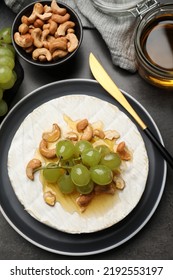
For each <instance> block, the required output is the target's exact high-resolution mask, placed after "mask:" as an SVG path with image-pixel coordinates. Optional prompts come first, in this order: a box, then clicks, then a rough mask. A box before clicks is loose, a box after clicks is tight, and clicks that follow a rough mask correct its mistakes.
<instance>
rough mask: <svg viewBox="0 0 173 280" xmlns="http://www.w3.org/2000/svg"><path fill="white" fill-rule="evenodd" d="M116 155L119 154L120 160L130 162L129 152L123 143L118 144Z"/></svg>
mask: <svg viewBox="0 0 173 280" xmlns="http://www.w3.org/2000/svg"><path fill="white" fill-rule="evenodd" d="M116 151H117V153H118V154H119V156H120V158H121V159H122V160H130V159H131V154H130V152H129V150H128V149H127V147H126V144H125V142H124V141H123V142H120V143H119V144H118V146H117V150H116Z"/></svg>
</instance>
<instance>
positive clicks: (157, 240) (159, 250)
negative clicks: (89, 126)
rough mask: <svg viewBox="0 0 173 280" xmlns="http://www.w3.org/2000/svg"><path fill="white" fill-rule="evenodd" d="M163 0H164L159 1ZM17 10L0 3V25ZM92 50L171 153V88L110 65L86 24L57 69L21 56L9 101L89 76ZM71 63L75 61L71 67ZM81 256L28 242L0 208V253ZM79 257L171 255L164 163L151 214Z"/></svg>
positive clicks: (171, 212) (169, 184) (172, 191)
mask: <svg viewBox="0 0 173 280" xmlns="http://www.w3.org/2000/svg"><path fill="white" fill-rule="evenodd" d="M162 2H164V1H162ZM14 17H15V14H13V13H12V12H11V11H10V10H9V8H7V7H6V6H5V4H4V2H3V1H1V3H0V27H3V26H9V25H11V24H12V22H13V19H14ZM90 52H94V53H95V54H96V55H97V56H98V57H99V58H100V59H101V61H102V63H103V65H105V68H106V69H107V71H108V72H109V74H110V75H111V77H112V79H113V80H114V81H115V82H116V84H117V85H118V87H119V88H121V89H123V90H124V91H126V92H128V93H129V94H130V95H131V96H133V97H134V98H135V99H137V100H138V101H139V102H140V103H141V104H142V105H143V106H144V107H145V108H146V110H147V111H148V113H149V114H150V115H151V117H152V118H153V119H154V121H155V122H156V124H157V126H158V128H159V130H160V133H161V135H162V137H163V141H164V144H165V146H166V148H167V149H168V150H169V151H170V153H171V154H173V91H170V92H166V91H165V90H163V89H158V88H156V87H153V86H151V85H149V84H148V83H146V82H145V81H144V80H142V79H141V77H140V76H139V75H138V73H135V74H132V73H129V72H127V71H125V70H122V69H120V68H119V67H115V66H113V64H112V62H111V57H110V54H109V51H108V49H107V47H106V45H105V43H104V42H103V40H102V38H101V36H100V34H99V33H98V32H97V31H96V30H94V29H92V30H87V29H85V30H84V38H83V43H82V46H81V48H80V50H79V53H78V54H77V56H76V58H75V60H74V61H73V66H72V65H70V64H69V65H68V67H67V66H66V67H61V70H60V71H58V70H57V71H49V72H48V71H46V72H45V71H43V70H40V69H38V68H33V67H32V66H30V65H28V64H27V63H25V62H24V61H21V64H22V66H23V69H24V73H25V76H24V80H23V83H22V85H21V86H20V89H19V90H18V92H17V95H16V97H15V99H14V101H13V104H15V103H16V102H17V101H18V100H20V99H21V98H22V97H23V96H25V95H27V94H28V93H30V92H31V91H32V90H34V89H36V88H38V87H40V86H42V85H45V84H47V83H50V82H53V81H59V80H63V79H72V78H88V79H93V77H92V75H91V72H90V69H89V65H88V56H89V53H90ZM74 65H75V67H74ZM78 258H79V257H73V256H64V255H60V254H54V253H51V252H48V251H45V250H43V249H40V248H39V247H37V246H35V245H33V244H31V243H30V242H28V241H27V240H25V239H24V238H23V237H22V236H20V235H19V234H18V233H17V232H16V231H15V230H14V229H13V228H12V227H11V226H10V225H9V223H8V222H7V221H6V219H5V218H4V216H3V215H2V214H1V213H0V259H4V260H10V259H32V260H35V259H43V260H44V259H48V260H49V259H63V260H65V259H67V260H70V259H78ZM82 258H83V259H107V260H109V259H115V260H116V259H119V260H120V259H122V260H131V259H139V260H140V259H149V260H155V259H167V260H168V259H169V260H172V259H173V172H172V170H171V169H170V168H169V167H168V172H167V180H166V185H165V190H164V193H163V196H162V199H161V201H160V204H159V206H158V207H157V209H156V211H155V213H154V215H153V216H152V217H151V219H150V220H149V221H148V223H147V224H146V225H145V227H144V228H143V229H142V230H141V231H140V232H138V233H137V234H136V235H135V236H134V237H133V238H132V239H130V240H129V241H127V242H126V243H124V244H123V245H121V246H119V247H117V248H115V249H112V250H110V251H107V252H104V253H100V254H97V255H92V256H87V257H86V256H85V257H82Z"/></svg>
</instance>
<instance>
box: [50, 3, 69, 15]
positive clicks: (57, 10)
mask: <svg viewBox="0 0 173 280" xmlns="http://www.w3.org/2000/svg"><path fill="white" fill-rule="evenodd" d="M51 9H52V12H53V13H54V14H59V15H65V14H66V9H65V8H60V7H59V6H58V4H57V2H56V0H52V2H51Z"/></svg>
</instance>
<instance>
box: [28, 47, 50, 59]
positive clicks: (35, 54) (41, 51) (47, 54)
mask: <svg viewBox="0 0 173 280" xmlns="http://www.w3.org/2000/svg"><path fill="white" fill-rule="evenodd" d="M40 56H41V57H43V56H44V57H46V60H47V61H51V60H52V56H51V53H50V51H49V50H48V49H46V48H37V49H35V50H34V51H33V52H32V58H33V59H34V60H37V59H39V57H40Z"/></svg>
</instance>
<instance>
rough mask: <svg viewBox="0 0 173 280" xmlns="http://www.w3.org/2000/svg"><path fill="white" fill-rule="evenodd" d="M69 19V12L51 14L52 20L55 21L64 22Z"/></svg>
mask: <svg viewBox="0 0 173 280" xmlns="http://www.w3.org/2000/svg"><path fill="white" fill-rule="evenodd" d="M69 19H70V14H68V13H66V14H65V15H64V16H61V15H58V14H54V15H52V20H54V21H55V22H56V23H59V24H61V23H64V22H66V21H67V20H69Z"/></svg>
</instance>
